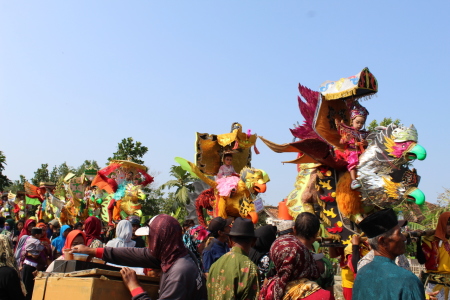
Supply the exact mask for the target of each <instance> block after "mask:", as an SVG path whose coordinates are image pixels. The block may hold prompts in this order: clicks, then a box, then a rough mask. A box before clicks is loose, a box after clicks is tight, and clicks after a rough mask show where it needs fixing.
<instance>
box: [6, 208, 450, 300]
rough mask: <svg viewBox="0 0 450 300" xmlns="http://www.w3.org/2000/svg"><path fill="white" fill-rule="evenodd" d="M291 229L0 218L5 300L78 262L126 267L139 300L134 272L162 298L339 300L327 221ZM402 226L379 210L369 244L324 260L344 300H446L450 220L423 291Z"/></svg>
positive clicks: (367, 222)
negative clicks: (323, 237)
mask: <svg viewBox="0 0 450 300" xmlns="http://www.w3.org/2000/svg"><path fill="white" fill-rule="evenodd" d="M288 224H290V225H288V226H287V227H288V228H283V227H282V226H280V227H278V228H277V227H276V226H272V225H265V226H261V227H258V228H257V229H256V230H255V226H254V224H253V223H252V222H251V220H249V219H244V218H236V219H232V218H229V219H223V218H221V217H217V218H214V219H212V220H211V221H210V222H209V224H208V227H207V228H205V227H203V226H201V225H196V224H195V223H194V222H193V221H192V220H187V221H186V222H184V223H183V224H181V225H180V223H179V222H178V221H177V220H176V219H175V218H173V217H171V216H168V215H164V214H162V215H157V216H155V217H153V218H152V219H150V220H148V221H147V222H145V224H144V226H142V227H141V224H140V222H139V220H138V219H132V220H122V221H120V222H118V223H117V224H115V226H106V227H104V226H103V224H102V222H101V221H100V219H98V218H96V217H89V218H87V219H86V220H85V222H83V223H77V224H75V225H74V226H69V225H64V226H60V224H59V222H58V221H56V220H53V221H51V222H48V223H46V222H44V220H35V219H34V218H30V219H28V220H24V221H22V220H20V221H18V222H14V221H13V220H11V219H8V220H5V219H4V218H0V232H1V234H0V300H1V299H19V300H20V299H31V297H32V293H33V286H34V278H35V276H36V273H37V272H38V271H42V272H58V270H57V267H56V263H55V261H57V260H63V259H65V256H66V255H71V254H74V253H78V254H84V255H89V257H92V258H93V257H95V258H98V259H101V260H103V261H105V262H107V263H110V264H113V265H119V266H121V269H120V272H121V274H122V278H123V281H124V283H125V285H126V287H127V288H128V289H129V291H130V297H131V298H132V299H133V300H147V299H150V296H149V295H148V293H147V292H146V291H145V290H144V289H143V288H142V286H141V285H140V283H139V281H138V279H137V275H136V274H137V273H138V274H142V275H149V276H156V277H159V282H160V284H159V299H186V300H187V299H205V300H206V299H242V300H245V299H259V300H281V299H283V300H295V299H307V300H317V299H322V300H328V299H335V296H334V275H335V274H334V272H333V268H332V267H331V263H330V260H329V259H328V258H327V256H325V255H324V253H321V251H322V250H323V248H318V247H317V244H318V243H317V241H318V240H319V239H320V238H319V237H318V235H319V232H320V227H321V226H320V220H319V219H318V218H317V217H316V216H315V215H314V214H311V213H307V212H304V213H301V214H299V215H298V216H297V218H296V219H295V221H293V222H291V223H288ZM404 225H406V222H405V221H398V220H397V216H396V214H395V212H394V211H393V210H392V209H385V210H382V211H379V212H377V213H375V214H372V215H370V216H368V217H367V218H365V219H364V220H363V221H362V222H361V223H360V224H359V227H360V229H361V230H362V231H363V232H364V234H365V235H366V236H367V238H368V239H367V240H365V241H363V239H362V238H361V237H360V236H359V235H355V236H353V239H352V243H351V244H350V245H348V246H347V247H346V248H330V250H329V251H327V253H328V254H329V256H331V257H340V263H341V269H342V280H343V283H342V285H343V293H344V298H345V299H346V300H349V299H411V300H412V299H425V297H428V298H429V299H449V284H448V282H449V278H450V256H449V253H450V244H449V241H448V238H450V212H449V213H444V214H442V215H441V217H440V219H439V223H438V226H437V228H436V230H435V232H433V234H428V235H425V234H423V235H424V237H423V238H422V241H419V243H418V247H417V256H418V259H419V262H421V263H423V264H425V266H426V269H427V273H426V275H427V276H424V278H425V282H422V281H421V280H420V279H419V278H418V277H417V276H416V275H414V274H413V273H412V272H411V271H410V270H409V266H408V265H407V263H406V264H405V261H406V260H405V259H404V256H403V255H404V253H405V247H406V237H405V233H404V232H402V227H403V226H404ZM140 270H142V271H140ZM140 272H142V273H140ZM424 285H425V288H426V289H425V288H424ZM48 288H51V286H49V287H48ZM154 300H155V299H154Z"/></svg>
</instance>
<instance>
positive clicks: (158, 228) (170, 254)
mask: <svg viewBox="0 0 450 300" xmlns="http://www.w3.org/2000/svg"><path fill="white" fill-rule="evenodd" d="M181 238H182V231H181V226H180V223H178V221H177V220H176V219H175V218H173V217H171V216H169V215H164V214H162V215H158V216H156V217H155V219H154V220H153V221H152V223H151V224H150V234H149V237H148V239H149V242H148V248H149V250H150V253H151V254H152V255H153V256H154V257H156V258H157V259H159V260H160V261H161V269H162V270H163V272H167V271H168V270H169V269H170V267H172V265H173V264H174V263H175V262H176V261H177V260H178V259H179V258H180V257H183V256H186V255H187V254H188V250H187V249H186V247H185V246H184V244H183V241H182V239H181Z"/></svg>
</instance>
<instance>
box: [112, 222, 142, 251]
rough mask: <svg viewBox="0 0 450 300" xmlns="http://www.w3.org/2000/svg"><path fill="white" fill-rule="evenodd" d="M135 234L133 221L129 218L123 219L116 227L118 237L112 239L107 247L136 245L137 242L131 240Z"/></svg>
mask: <svg viewBox="0 0 450 300" xmlns="http://www.w3.org/2000/svg"><path fill="white" fill-rule="evenodd" d="M132 236H133V227H132V226H131V222H130V221H128V220H122V221H120V222H119V224H117V227H116V238H115V239H112V240H110V241H109V242H108V243H107V244H106V247H114V248H119V247H134V245H136V242H135V241H133V240H131V237H132Z"/></svg>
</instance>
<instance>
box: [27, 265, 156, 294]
mask: <svg viewBox="0 0 450 300" xmlns="http://www.w3.org/2000/svg"><path fill="white" fill-rule="evenodd" d="M75 273H80V272H75ZM98 273H109V274H108V276H105V275H100V274H98ZM112 273H118V274H119V276H115V275H114V274H113V275H114V276H111V274H112ZM48 275H49V274H48V273H47V274H46V273H40V274H39V275H38V276H37V277H36V279H35V284H34V290H33V298H32V300H55V299H61V300H94V299H95V300H130V299H131V294H130V292H129V291H128V289H127V287H126V286H125V284H124V283H123V281H122V279H121V277H120V273H119V272H113V271H104V272H97V274H96V275H91V276H93V277H85V276H88V275H89V274H85V275H81V276H82V277H62V276H48ZM69 275H70V273H69ZM98 275H100V276H98ZM145 277H146V278H145ZM138 278H139V281H140V284H141V286H142V288H143V289H144V290H145V291H147V292H148V294H149V296H150V297H151V298H152V299H158V290H159V283H158V282H157V281H158V280H155V279H154V278H151V277H147V276H138ZM145 279H148V280H149V281H145Z"/></svg>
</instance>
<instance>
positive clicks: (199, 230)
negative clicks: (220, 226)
mask: <svg viewBox="0 0 450 300" xmlns="http://www.w3.org/2000/svg"><path fill="white" fill-rule="evenodd" d="M208 236H209V231H208V230H206V228H205V227H203V226H202V225H195V226H193V227H191V228H189V229H187V230H186V232H185V233H184V235H183V243H184V244H185V245H186V247H187V248H188V249H189V250H191V251H192V253H194V255H195V257H196V260H197V264H198V265H199V267H200V269H201V270H203V265H202V259H201V257H202V252H203V249H205V243H206V240H207V238H208Z"/></svg>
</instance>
